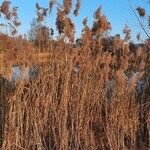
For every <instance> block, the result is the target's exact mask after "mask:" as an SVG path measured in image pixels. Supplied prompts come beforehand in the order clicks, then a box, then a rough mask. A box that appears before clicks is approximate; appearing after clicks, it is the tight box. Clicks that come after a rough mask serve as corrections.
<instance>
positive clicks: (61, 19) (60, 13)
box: [56, 8, 65, 34]
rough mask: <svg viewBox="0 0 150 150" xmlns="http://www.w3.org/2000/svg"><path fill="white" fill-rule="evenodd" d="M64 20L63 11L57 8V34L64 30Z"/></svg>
mask: <svg viewBox="0 0 150 150" xmlns="http://www.w3.org/2000/svg"><path fill="white" fill-rule="evenodd" d="M64 27H65V22H64V12H63V11H62V10H61V9H59V8H58V9H57V18H56V28H57V30H58V33H59V34H62V33H63V32H64Z"/></svg>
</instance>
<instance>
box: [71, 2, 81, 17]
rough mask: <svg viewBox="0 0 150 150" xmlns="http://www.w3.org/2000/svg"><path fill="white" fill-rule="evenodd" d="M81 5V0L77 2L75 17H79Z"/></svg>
mask: <svg viewBox="0 0 150 150" xmlns="http://www.w3.org/2000/svg"><path fill="white" fill-rule="evenodd" d="M80 5H81V0H77V2H76V7H75V10H74V12H73V14H74V15H75V16H78V15H79V9H80Z"/></svg>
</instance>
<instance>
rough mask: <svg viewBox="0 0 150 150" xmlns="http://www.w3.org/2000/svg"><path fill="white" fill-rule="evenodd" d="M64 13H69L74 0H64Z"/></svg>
mask: <svg viewBox="0 0 150 150" xmlns="http://www.w3.org/2000/svg"><path fill="white" fill-rule="evenodd" d="M63 6H64V13H65V14H66V15H68V14H69V13H70V10H71V7H72V0H63Z"/></svg>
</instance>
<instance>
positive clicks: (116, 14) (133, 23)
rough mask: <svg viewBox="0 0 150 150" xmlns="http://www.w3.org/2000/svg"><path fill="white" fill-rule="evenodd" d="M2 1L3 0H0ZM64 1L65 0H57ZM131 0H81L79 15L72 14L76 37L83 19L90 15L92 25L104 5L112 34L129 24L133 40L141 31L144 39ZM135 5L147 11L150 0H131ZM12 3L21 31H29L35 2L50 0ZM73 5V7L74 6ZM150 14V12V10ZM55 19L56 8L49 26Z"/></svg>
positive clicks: (78, 34)
mask: <svg viewBox="0 0 150 150" xmlns="http://www.w3.org/2000/svg"><path fill="white" fill-rule="evenodd" d="M0 1H2V0H0ZM57 1H58V2H60V3H62V1H63V0H57ZM128 1H129V0H81V8H80V10H79V16H78V17H74V16H73V15H70V16H71V17H72V19H73V22H74V23H75V25H76V37H78V36H80V34H81V31H82V29H83V25H82V20H83V19H84V18H85V17H88V24H89V26H90V27H91V26H92V23H93V14H94V12H95V10H96V9H97V8H98V7H99V6H100V5H102V12H103V14H104V15H106V17H107V19H108V21H109V22H110V23H111V25H112V31H111V32H110V34H111V35H115V34H121V36H122V37H123V35H122V30H123V28H124V26H125V24H127V25H128V26H129V27H130V28H131V29H132V40H133V41H135V40H136V38H135V37H136V34H137V33H139V32H141V37H142V39H145V38H146V36H145V34H144V32H143V30H142V29H141V28H140V27H139V23H138V21H137V19H136V17H135V16H134V14H133V12H132V11H131V9H130V7H129V4H128ZM130 1H131V3H132V5H133V7H134V8H136V7H137V6H141V7H144V8H146V11H147V12H148V11H150V9H149V8H150V4H149V3H148V1H149V0H130ZM11 2H12V5H15V6H18V7H19V10H18V14H19V18H20V21H21V22H22V25H21V26H20V27H19V32H20V33H27V32H28V31H29V30H30V27H31V25H30V24H31V22H32V20H33V19H34V18H36V12H35V4H36V2H38V3H39V4H40V5H41V6H43V7H48V4H49V0H11ZM75 3H76V0H73V4H74V5H75ZM74 5H73V8H74ZM149 14H150V12H149ZM55 19H56V8H55V9H54V10H53V12H52V14H50V15H49V16H48V18H47V19H46V20H45V22H44V23H45V24H47V25H48V26H49V27H52V28H54V30H56V29H55ZM142 22H143V23H144V24H145V23H146V22H145V20H144V19H142Z"/></svg>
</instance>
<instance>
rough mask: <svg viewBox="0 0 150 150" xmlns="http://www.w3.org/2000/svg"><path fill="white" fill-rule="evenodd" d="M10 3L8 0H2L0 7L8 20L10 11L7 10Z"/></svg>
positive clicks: (0, 10)
mask: <svg viewBox="0 0 150 150" xmlns="http://www.w3.org/2000/svg"><path fill="white" fill-rule="evenodd" d="M10 3H11V2H10V1H4V2H3V3H2V5H1V7H0V12H2V13H3V14H4V15H5V17H6V19H8V20H9V19H11V13H10V10H9V5H10Z"/></svg>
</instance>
